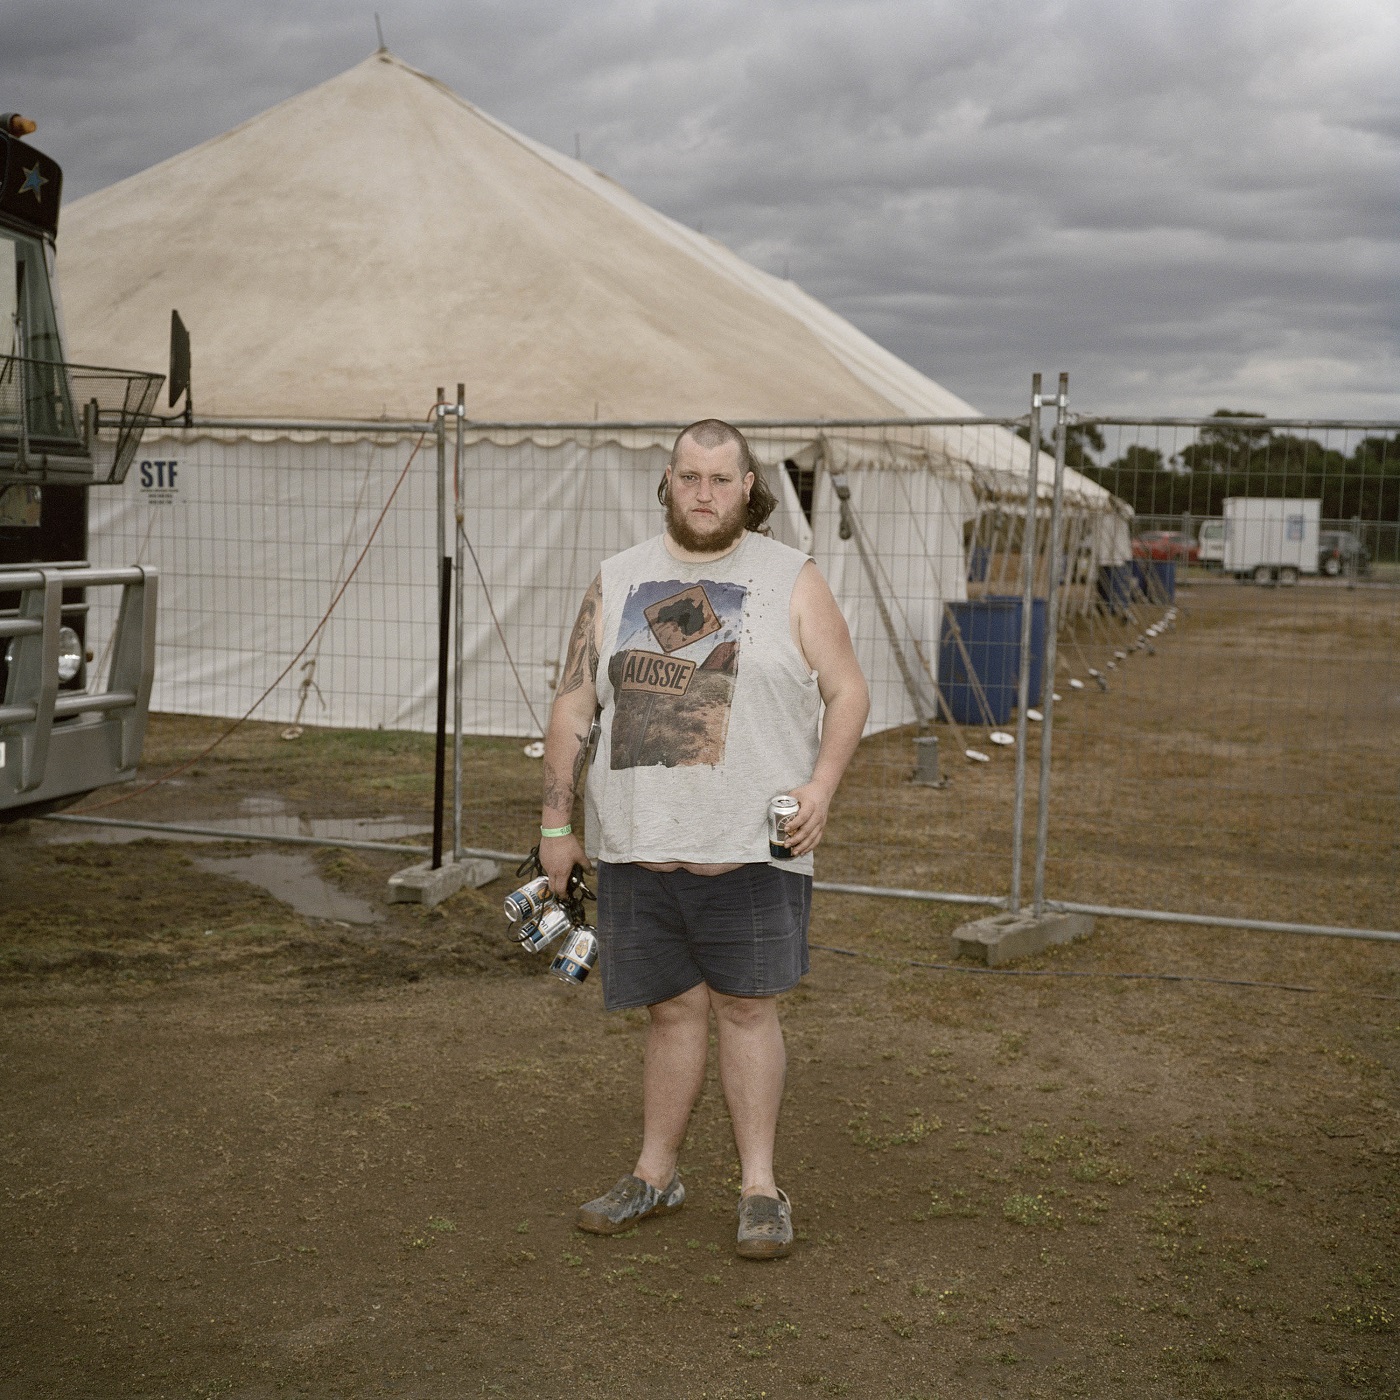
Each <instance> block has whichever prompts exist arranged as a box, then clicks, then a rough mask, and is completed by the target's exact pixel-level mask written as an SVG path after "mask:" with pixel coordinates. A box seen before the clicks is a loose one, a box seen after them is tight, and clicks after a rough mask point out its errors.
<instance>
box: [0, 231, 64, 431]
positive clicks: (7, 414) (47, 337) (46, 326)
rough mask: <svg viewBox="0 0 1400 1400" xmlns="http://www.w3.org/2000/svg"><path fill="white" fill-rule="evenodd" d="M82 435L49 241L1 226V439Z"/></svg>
mask: <svg viewBox="0 0 1400 1400" xmlns="http://www.w3.org/2000/svg"><path fill="white" fill-rule="evenodd" d="M80 436H81V431H80V425H79V424H78V423H77V422H76V421H75V419H74V416H73V397H72V392H71V389H70V388H69V384H68V374H67V371H66V369H65V368H64V365H63V346H62V342H61V341H60V340H59V335H58V317H57V316H56V315H55V314H54V304H53V292H52V289H51V287H50V284H49V269H48V264H47V260H46V259H45V257H44V245H43V244H42V243H41V242H40V241H39V239H37V238H30V237H28V236H27V235H25V234H22V233H16V232H13V231H12V230H10V229H6V228H0V438H11V439H15V438H20V437H23V438H25V439H29V440H35V439H38V440H40V441H42V440H44V439H48V440H54V439H58V440H60V441H68V442H71V441H73V440H74V439H77V438H79V437H80Z"/></svg>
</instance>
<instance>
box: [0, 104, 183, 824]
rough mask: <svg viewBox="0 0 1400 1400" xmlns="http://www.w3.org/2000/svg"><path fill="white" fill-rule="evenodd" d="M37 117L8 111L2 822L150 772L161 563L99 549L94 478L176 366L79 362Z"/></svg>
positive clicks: (54, 191)
mask: <svg viewBox="0 0 1400 1400" xmlns="http://www.w3.org/2000/svg"><path fill="white" fill-rule="evenodd" d="M33 130H34V123H33V122H31V121H29V120H28V119H27V118H25V117H21V116H19V115H18V114H17V113H14V112H6V113H3V114H0V822H3V821H5V820H7V819H10V818H13V817H16V816H19V815H33V814H35V813H39V812H43V811H46V810H48V809H50V808H53V807H56V806H62V805H64V804H65V803H67V802H71V801H72V800H73V799H74V798H75V797H77V796H79V795H81V794H82V793H85V792H91V791H92V790H93V789H94V788H97V787H100V786H102V785H103V784H104V783H114V782H120V781H122V780H124V779H127V778H130V777H131V776H132V775H133V774H134V773H135V771H136V765H137V763H138V761H139V759H140V757H141V744H142V739H143V736H144V733H145V728H146V708H147V704H148V702H149V698H150V693H151V677H152V674H153V671H154V666H155V617H156V578H155V574H154V571H152V570H150V569H144V568H140V567H137V566H133V567H130V568H95V567H93V566H92V565H90V564H89V563H87V562H86V559H87V542H88V496H89V492H90V491H91V490H92V489H94V488H96V487H99V486H101V485H106V484H115V483H118V482H120V481H121V480H122V478H123V476H124V475H125V474H126V470H127V468H128V466H130V464H131V459H132V456H133V455H134V454H135V451H136V448H137V446H138V445H139V443H140V440H141V429H142V427H143V426H144V425H145V423H146V422H147V421H149V419H148V416H149V414H150V410H151V408H152V406H153V405H154V403H155V397H156V392H157V390H158V389H159V388H160V385H161V380H162V376H160V375H158V374H145V373H143V372H141V371H137V370H110V369H94V368H92V367H90V366H83V365H75V364H70V363H69V362H68V361H67V359H66V357H65V355H64V348H63V342H62V339H61V336H60V331H59V320H58V315H57V310H56V298H55V296H54V287H53V268H54V265H55V260H54V240H55V236H56V234H57V231H58V209H59V197H60V193H61V191H62V187H63V172H62V170H61V169H60V168H59V167H58V165H57V164H56V163H55V162H54V161H52V160H50V159H49V157H48V156H46V155H44V154H43V153H42V152H40V151H38V150H36V149H35V148H34V147H33V146H31V145H29V144H28V143H27V142H26V141H25V140H24V139H23V138H24V137H25V136H28V135H29V134H30V133H31V132H32V131H33ZM110 589H120V590H121V600H120V603H119V605H117V606H116V608H115V613H116V621H115V626H114V628H113V630H112V631H111V632H110V633H109V634H108V635H107V636H106V637H101V638H99V637H95V636H94V631H95V630H96V629H95V628H94V626H93V625H92V617H91V615H90V612H89V599H90V598H91V597H92V596H94V594H98V596H102V595H101V594H100V593H99V592H98V591H99V590H110ZM110 597H111V595H110V593H109V594H107V595H106V597H105V599H104V601H106V600H110ZM94 669H95V670H96V671H97V673H98V674H97V675H95V676H94V675H92V674H91V673H92V672H93V670H94Z"/></svg>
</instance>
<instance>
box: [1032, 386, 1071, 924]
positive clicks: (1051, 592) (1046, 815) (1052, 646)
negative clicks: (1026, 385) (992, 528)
mask: <svg viewBox="0 0 1400 1400" xmlns="http://www.w3.org/2000/svg"><path fill="white" fill-rule="evenodd" d="M1068 436H1069V375H1068V374H1064V373H1062V374H1061V375H1060V387H1059V392H1058V393H1057V394H1056V395H1055V493H1054V495H1053V496H1052V497H1051V499H1050V582H1049V583H1048V585H1047V586H1046V594H1045V667H1044V670H1043V672H1042V674H1043V675H1044V677H1045V685H1044V690H1045V695H1044V698H1043V699H1042V700H1041V702H1040V703H1041V706H1042V708H1043V711H1044V715H1045V718H1044V720H1043V721H1042V726H1041V733H1040V787H1039V789H1038V790H1037V792H1036V813H1035V884H1034V886H1033V894H1032V899H1033V901H1034V902H1033V904H1032V906H1031V908H1032V912H1033V913H1034V914H1035V917H1036V918H1037V919H1038V918H1040V917H1041V916H1042V915H1043V914H1044V913H1045V848H1046V844H1047V841H1048V838H1049V835H1050V747H1051V744H1050V738H1051V734H1052V733H1053V732H1054V725H1055V663H1056V661H1057V660H1058V642H1059V625H1058V618H1057V617H1056V613H1055V602H1056V598H1055V594H1056V591H1057V589H1058V586H1059V581H1060V561H1059V559H1058V558H1057V557H1056V556H1057V555H1058V553H1059V545H1060V507H1061V503H1062V502H1063V500H1064V493H1065V447H1066V445H1067V443H1066V439H1067V438H1068ZM1066 562H1068V560H1066Z"/></svg>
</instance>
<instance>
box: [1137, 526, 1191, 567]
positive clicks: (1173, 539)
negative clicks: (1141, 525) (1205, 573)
mask: <svg viewBox="0 0 1400 1400" xmlns="http://www.w3.org/2000/svg"><path fill="white" fill-rule="evenodd" d="M1133 555H1134V557H1135V558H1138V559H1171V560H1174V561H1175V562H1176V563H1178V564H1194V563H1195V562H1196V558H1197V555H1198V550H1197V547H1196V541H1195V540H1193V539H1192V538H1191V536H1190V535H1188V534H1187V533H1186V532H1185V531H1184V530H1144V531H1143V532H1142V534H1140V535H1139V536H1138V537H1137V538H1136V539H1135V540H1134V541H1133Z"/></svg>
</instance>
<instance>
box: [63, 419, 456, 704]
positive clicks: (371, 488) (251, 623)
mask: <svg viewBox="0 0 1400 1400" xmlns="http://www.w3.org/2000/svg"><path fill="white" fill-rule="evenodd" d="M230 436H231V435H230ZM262 436H263V437H264V438H265V439H266V440H257V439H254V438H246V437H243V438H233V439H232V440H225V439H224V438H223V437H220V438H215V437H211V436H208V435H205V434H196V433H183V432H178V431H172V432H169V433H168V434H167V435H163V436H161V437H151V436H148V437H147V438H146V440H145V441H144V442H143V443H142V446H141V450H140V452H139V454H138V456H137V458H136V460H135V463H134V464H133V468H132V470H131V472H130V473H129V475H128V477H127V480H126V482H125V484H124V485H123V486H122V487H121V488H120V489H118V490H116V491H108V492H102V493H94V497H93V509H92V526H91V538H92V546H91V554H92V556H93V559H94V562H98V563H103V564H107V563H112V564H115V563H117V562H121V563H139V564H146V565H149V566H152V567H154V568H156V569H158V570H159V571H160V575H161V579H162V589H161V605H160V619H159V631H158V643H157V650H158V665H157V669H156V682H155V688H154V691H153V694H152V699H151V707H152V709H155V710H165V711H173V712H176V713H183V714H204V715H220V716H229V717H237V716H240V715H242V714H244V713H245V712H246V711H248V710H249V708H250V707H252V706H254V705H255V704H256V703H257V702H258V700H259V697H261V696H262V695H263V692H264V691H265V690H266V689H267V687H268V686H270V685H272V683H273V682H274V681H275V680H276V678H277V676H278V675H279V674H280V673H281V671H282V670H283V669H284V667H286V666H287V665H288V663H290V662H292V661H293V659H294V658H295V657H296V656H297V653H298V651H299V650H300V649H301V648H302V647H303V646H304V645H305V643H306V642H307V640H308V638H310V637H311V636H312V633H313V632H314V631H315V629H316V627H317V624H318V623H319V622H320V621H321V618H322V617H323V615H324V614H325V612H326V610H327V609H328V608H329V607H330V605H331V602H332V600H333V599H334V597H335V595H336V593H337V591H338V590H339V589H340V587H341V586H342V585H343V584H345V583H346V580H347V579H348V578H349V576H350V573H351V570H352V568H353V567H354V565H355V563H356V560H357V558H358V556H359V554H360V552H361V550H362V549H363V547H364V545H365V543H366V541H367V540H368V539H369V536H370V532H371V530H372V528H373V526H374V524H375V521H376V519H377V517H378V516H379V513H380V511H381V509H382V508H383V507H384V504H385V502H386V501H388V500H389V498H390V496H391V494H392V493H393V491H394V487H395V483H396V482H397V481H398V478H399V476H400V474H401V473H402V472H403V469H404V465H405V463H406V461H407V459H408V457H409V455H410V454H411V453H412V451H413V450H414V440H413V439H409V438H399V437H388V436H386V437H385V438H383V439H379V440H373V439H365V438H358V439H356V438H351V437H349V436H344V437H341V438H339V439H330V440H327V439H325V438H324V437H322V438H321V439H319V440H315V439H309V435H308V440H303V441H295V440H288V438H287V437H286V436H282V437H279V438H274V437H272V435H271V434H265V435H262ZM431 446H432V444H431V439H430V440H429V442H428V443H427V444H426V445H425V450H424V451H423V452H421V453H420V454H419V457H418V459H417V460H416V461H415V463H414V466H413V468H412V469H411V470H410V471H409V472H408V475H407V476H406V477H405V479H404V482H403V485H402V487H401V488H400V489H399V491H398V494H397V495H396V496H395V497H394V500H393V504H392V506H391V507H390V508H389V510H388V512H387V514H386V515H385V518H384V521H383V524H382V526H381V527H380V530H379V533H378V536H377V537H376V539H375V541H374V544H373V547H372V548H371V549H370V550H369V551H368V553H367V554H366V555H365V558H364V561H363V563H362V564H361V565H360V567H359V569H358V571H357V572H356V573H355V575H354V578H353V581H351V582H350V584H349V586H348V588H346V591H345V594H344V597H343V598H341V600H340V602H339V604H338V605H337V606H336V608H335V611H334V613H333V615H332V617H331V619H330V621H329V622H328V624H327V625H326V627H325V628H324V629H323V630H322V631H321V632H320V633H319V634H317V635H316V637H315V639H314V641H312V643H311V645H310V647H309V648H308V649H307V651H306V653H305V655H304V656H303V657H301V658H300V659H299V660H298V661H297V662H296V664H295V666H294V668H293V670H292V672H291V673H290V674H289V675H288V676H287V677H286V679H285V680H284V681H283V682H282V683H281V684H279V685H277V686H276V688H275V689H274V690H273V691H272V693H271V694H269V695H268V696H267V698H266V699H265V700H264V701H263V702H262V704H261V705H259V706H258V708H257V711H256V717H257V718H258V719H264V720H276V721H283V722H294V721H300V722H301V723H304V724H324V725H333V726H338V727H354V728H364V729H376V728H382V729H423V728H427V727H431V723H432V703H433V695H432V674H433V673H432V666H433V658H434V657H435V654H436V627H435V623H434V617H435V609H436V588H435V581H434V561H435V556H436V549H435V547H434V540H435V535H434V528H435V527H434V520H435V504H434V502H435V480H434V464H433V454H432V451H431ZM103 606H104V604H103V603H102V602H101V601H100V600H97V601H96V602H95V609H94V610H95V611H98V612H99V614H100V609H101V608H102V607H103ZM98 621H99V624H104V623H109V621H110V620H109V619H107V618H105V617H104V616H101V615H99V618H98ZM110 631H111V628H110V625H99V628H98V631H97V633H96V635H97V636H106V635H109V634H110ZM98 660H99V662H100V661H101V660H102V658H98Z"/></svg>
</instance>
